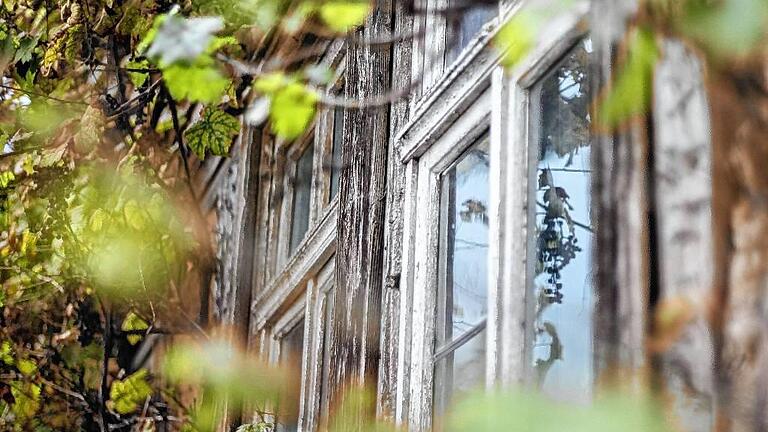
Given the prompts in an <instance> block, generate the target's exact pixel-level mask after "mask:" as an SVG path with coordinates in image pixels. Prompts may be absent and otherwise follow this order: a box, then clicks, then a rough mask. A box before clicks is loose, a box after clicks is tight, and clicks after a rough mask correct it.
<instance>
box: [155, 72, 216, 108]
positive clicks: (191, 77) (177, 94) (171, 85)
mask: <svg viewBox="0 0 768 432" xmlns="http://www.w3.org/2000/svg"><path fill="white" fill-rule="evenodd" d="M163 78H165V84H166V86H168V91H170V92H171V96H173V97H174V99H177V100H183V99H186V100H189V101H196V102H207V103H215V102H218V100H219V99H220V98H221V96H222V95H223V94H224V92H225V91H226V90H227V87H229V80H228V79H226V78H225V77H224V76H222V75H221V73H220V72H219V71H218V70H217V69H216V68H215V67H213V66H197V65H183V64H173V65H171V66H168V67H166V68H164V69H163Z"/></svg>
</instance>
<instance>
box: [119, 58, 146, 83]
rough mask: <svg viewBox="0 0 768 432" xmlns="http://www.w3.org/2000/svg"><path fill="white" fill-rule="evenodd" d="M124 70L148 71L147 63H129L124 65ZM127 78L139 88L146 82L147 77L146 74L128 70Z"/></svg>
mask: <svg viewBox="0 0 768 432" xmlns="http://www.w3.org/2000/svg"><path fill="white" fill-rule="evenodd" d="M125 67H126V68H128V69H148V68H149V62H148V61H146V60H141V61H129V62H128V63H127V64H126V65H125ZM128 77H129V78H130V79H131V82H132V83H133V85H134V86H136V87H141V86H142V85H143V84H144V83H145V82H146V81H147V78H148V77H149V75H148V74H147V72H138V71H135V70H129V71H128Z"/></svg>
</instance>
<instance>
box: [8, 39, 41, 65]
mask: <svg viewBox="0 0 768 432" xmlns="http://www.w3.org/2000/svg"><path fill="white" fill-rule="evenodd" d="M36 47H37V39H36V38H32V37H29V36H28V37H25V38H22V39H21V40H20V41H19V45H18V47H16V54H15V55H14V56H13V61H14V62H22V63H27V62H29V61H30V60H32V53H33V52H34V50H35V48H36Z"/></svg>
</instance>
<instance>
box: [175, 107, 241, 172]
mask: <svg viewBox="0 0 768 432" xmlns="http://www.w3.org/2000/svg"><path fill="white" fill-rule="evenodd" d="M239 131H240V122H239V121H238V120H237V119H236V118H235V117H233V116H231V115H229V114H227V113H226V112H224V111H222V110H220V109H215V108H213V109H212V108H206V110H205V112H203V117H202V119H200V121H198V122H197V123H195V124H194V125H192V127H190V128H189V129H187V131H186V132H185V134H184V136H185V138H186V139H187V143H188V144H189V148H191V149H192V151H194V152H195V154H196V155H197V157H198V158H199V159H200V160H203V159H205V155H206V153H211V154H213V155H215V156H226V155H227V154H229V147H230V145H231V144H232V139H233V138H234V137H235V136H236V135H237V134H238V132H239Z"/></svg>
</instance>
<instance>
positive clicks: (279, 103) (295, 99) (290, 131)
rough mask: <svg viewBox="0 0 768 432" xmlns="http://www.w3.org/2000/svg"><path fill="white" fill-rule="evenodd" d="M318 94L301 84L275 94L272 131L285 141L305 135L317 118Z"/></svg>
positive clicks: (271, 110)
mask: <svg viewBox="0 0 768 432" xmlns="http://www.w3.org/2000/svg"><path fill="white" fill-rule="evenodd" d="M316 105H317V94H316V93H315V92H313V91H311V90H309V89H308V88H307V87H306V86H304V85H302V84H299V83H291V84H289V85H287V86H285V87H284V88H282V89H280V90H278V91H277V92H275V94H274V96H273V97H272V102H271V104H270V107H269V117H270V120H271V121H272V129H273V130H274V131H275V133H276V134H277V135H278V136H280V137H283V138H285V139H294V138H297V137H298V136H299V135H301V134H303V133H304V131H305V130H306V129H307V126H309V123H310V122H311V121H312V118H313V117H314V116H315V109H316Z"/></svg>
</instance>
